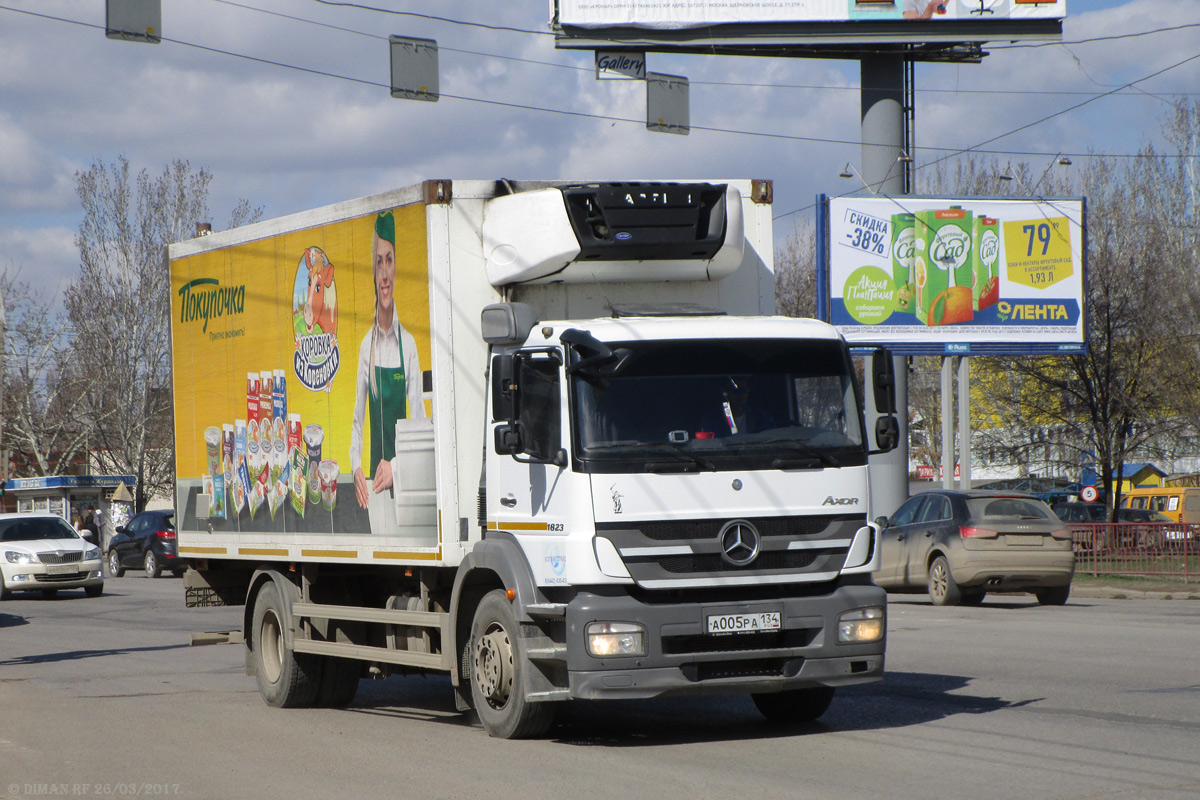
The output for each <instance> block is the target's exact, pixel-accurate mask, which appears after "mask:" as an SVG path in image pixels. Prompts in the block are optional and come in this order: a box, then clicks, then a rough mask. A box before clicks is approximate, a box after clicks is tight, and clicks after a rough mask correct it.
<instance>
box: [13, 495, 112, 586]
mask: <svg viewBox="0 0 1200 800" xmlns="http://www.w3.org/2000/svg"><path fill="white" fill-rule="evenodd" d="M59 589H83V591H84V592H85V593H86V594H87V596H88V597H99V596H100V595H101V594H102V593H103V592H104V573H103V572H101V567H100V548H99V547H97V546H96V545H94V544H91V543H90V542H88V541H85V540H84V539H83V537H81V536H80V535H79V532H78V531H77V530H75V529H74V528H72V527H71V525H70V524H69V523H68V522H67V521H66V520H65V519H63V518H62V517H59V516H55V515H54V514H0V600H7V599H8V598H10V597H12V593H13V592H41V593H42V594H43V595H45V596H46V597H54V595H55V594H57V593H58V590H59Z"/></svg>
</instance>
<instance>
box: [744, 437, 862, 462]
mask: <svg viewBox="0 0 1200 800" xmlns="http://www.w3.org/2000/svg"><path fill="white" fill-rule="evenodd" d="M753 443H754V444H756V445H758V444H781V445H784V446H785V447H788V448H791V449H793V450H797V451H799V452H801V453H803V454H804V455H806V456H808V457H810V458H815V459H816V460H817V461H819V462H821V463H822V464H824V465H825V466H827V467H834V468H837V467H840V466H841V465H842V462H841V461H838V460H837V459H836V458H834V457H833V456H832V455H830V454H829V453H826V452H824V451H822V450H818V449H817V448H815V447H813V446H812V445H809V444H805V443H804V442H801V441H797V440H796V439H756V440H755V441H754V442H753ZM786 460H787V459H783V458H777V459H775V460H774V461H773V462H771V466H773V467H776V468H777V469H783V468H786V467H784V466H783V465H782V463H781V462H784V461H786Z"/></svg>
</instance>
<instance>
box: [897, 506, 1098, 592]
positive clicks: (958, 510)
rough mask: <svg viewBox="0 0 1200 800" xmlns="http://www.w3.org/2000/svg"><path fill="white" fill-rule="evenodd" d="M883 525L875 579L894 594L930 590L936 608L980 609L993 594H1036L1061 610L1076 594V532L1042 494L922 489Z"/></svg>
mask: <svg viewBox="0 0 1200 800" xmlns="http://www.w3.org/2000/svg"><path fill="white" fill-rule="evenodd" d="M879 523H880V525H882V526H883V528H884V530H883V533H882V535H881V536H880V546H879V547H880V549H879V555H880V567H879V571H878V572H876V573H875V574H874V578H875V582H876V583H877V584H879V585H880V586H882V587H883V588H885V589H887V590H889V591H894V592H921V591H927V592H929V599H930V600H932V601H933V603H934V604H935V605H958V604H960V603H961V604H966V605H974V604H977V603H981V602H983V598H984V596H985V595H986V594H987V593H988V592H1033V593H1034V594H1035V595H1037V599H1038V602H1039V603H1042V604H1043V605H1062V604H1064V603H1066V602H1067V597H1068V596H1069V595H1070V593H1071V579H1072V578H1073V577H1074V575H1075V553H1074V552H1073V550H1072V546H1071V533H1070V531H1069V530H1068V528H1067V526H1066V524H1065V523H1063V522H1062V520H1060V519H1059V518H1058V517H1057V516H1055V514H1054V512H1053V511H1051V510H1050V507H1049V506H1047V505H1046V504H1045V503H1044V502H1042V501H1041V500H1038V499H1037V498H1036V497H1032V496H1030V495H1025V494H1020V493H1015V492H995V491H970V492H960V491H952V490H938V491H930V492H922V493H921V494H918V495H915V496H913V497H911V498H909V499H908V501H907V502H905V503H904V504H903V505H901V506H900V508H898V509H897V510H896V513H895V514H892V516H891V517H886V518H882V519H880V520H879Z"/></svg>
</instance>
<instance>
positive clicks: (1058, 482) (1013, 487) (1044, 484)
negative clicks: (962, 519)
mask: <svg viewBox="0 0 1200 800" xmlns="http://www.w3.org/2000/svg"><path fill="white" fill-rule="evenodd" d="M975 488H976V489H983V490H984V491H989V492H1003V491H1007V492H1021V493H1022V494H1031V495H1033V496H1034V497H1036V498H1037V499H1039V500H1041V501H1042V502H1044V503H1046V504H1047V505H1053V504H1054V503H1062V502H1066V501H1068V500H1070V499H1071V498H1072V497H1078V496H1079V493H1080V492H1081V491H1083V486H1082V485H1081V484H1079V483H1076V482H1074V481H1068V480H1064V479H1062V478H1033V477H1029V478H1012V479H1009V480H1000V481H991V482H990V483H983V484H979V485H978V486H976V487H975Z"/></svg>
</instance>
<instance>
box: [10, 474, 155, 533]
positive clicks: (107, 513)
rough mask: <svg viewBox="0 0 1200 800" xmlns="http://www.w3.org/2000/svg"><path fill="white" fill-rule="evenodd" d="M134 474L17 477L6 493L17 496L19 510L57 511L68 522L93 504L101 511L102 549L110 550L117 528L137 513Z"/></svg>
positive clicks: (53, 512)
mask: <svg viewBox="0 0 1200 800" xmlns="http://www.w3.org/2000/svg"><path fill="white" fill-rule="evenodd" d="M135 480H136V479H135V478H134V476H132V475H51V476H47V477H39V478H14V479H12V480H9V481H6V482H5V484H4V491H5V494H10V495H12V496H13V497H15V498H16V499H17V511H21V512H29V511H36V512H41V513H47V512H48V513H51V514H57V515H58V516H60V517H62V518H63V519H65V520H66V521H67V522H72V521H73V519H72V518H73V513H74V512H75V511H79V512H80V513H81V514H82V513H86V512H87V508H88V506H89V505H91V506H93V507H94V508H95V509H96V511H98V512H99V514H100V518H99V524H100V541H99V542H97V544H99V545H100V548H101V550H107V548H108V542H109V540H110V539H112V537H113V533H114V530H115V528H116V527H117V526H118V525H124V524H125V523H126V522H128V521H129V517H130V516H131V514H132V513H133V495H132V493H131V491H130V489H131V487H133V486H135Z"/></svg>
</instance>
